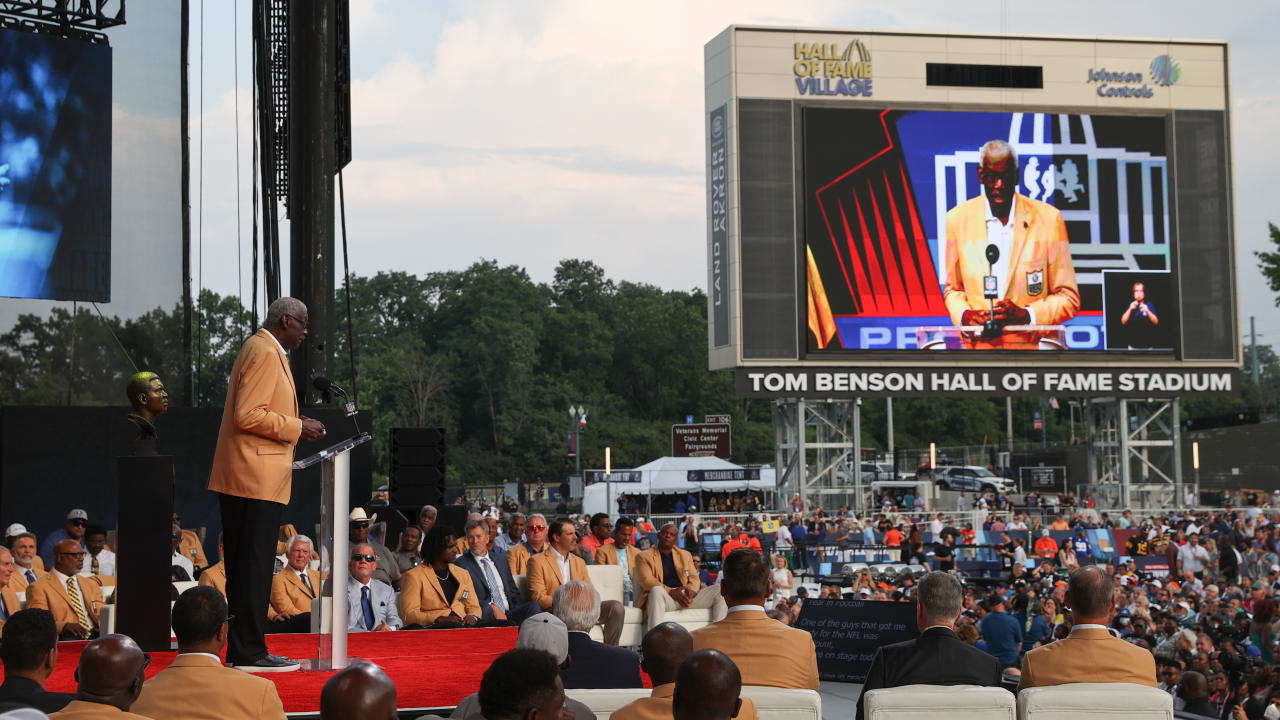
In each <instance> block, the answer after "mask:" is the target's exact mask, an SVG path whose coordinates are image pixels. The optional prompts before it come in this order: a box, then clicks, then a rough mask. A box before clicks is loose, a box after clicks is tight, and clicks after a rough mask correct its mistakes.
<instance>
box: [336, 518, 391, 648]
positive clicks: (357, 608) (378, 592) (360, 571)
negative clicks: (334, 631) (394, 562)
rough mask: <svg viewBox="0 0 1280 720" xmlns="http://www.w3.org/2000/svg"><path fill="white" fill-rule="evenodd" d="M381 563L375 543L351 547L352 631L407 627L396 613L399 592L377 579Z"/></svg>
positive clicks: (349, 599) (349, 611)
mask: <svg viewBox="0 0 1280 720" xmlns="http://www.w3.org/2000/svg"><path fill="white" fill-rule="evenodd" d="M357 509H359V508H357ZM379 562H380V558H379V557H378V556H377V554H375V550H374V547H373V544H372V543H367V542H366V543H356V544H354V545H353V546H352V547H351V564H350V566H349V568H348V569H349V573H348V577H347V631H348V632H370V631H374V632H388V631H392V630H399V629H400V628H402V627H404V622H403V621H401V620H400V614H399V613H398V612H396V593H395V590H392V589H391V586H390V585H388V584H387V583H385V582H382V581H381V580H378V579H377V578H376V575H377V567H378V564H379Z"/></svg>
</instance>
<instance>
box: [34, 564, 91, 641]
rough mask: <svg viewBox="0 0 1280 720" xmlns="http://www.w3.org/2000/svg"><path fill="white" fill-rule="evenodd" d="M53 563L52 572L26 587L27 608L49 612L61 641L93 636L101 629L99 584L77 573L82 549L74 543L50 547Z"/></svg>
mask: <svg viewBox="0 0 1280 720" xmlns="http://www.w3.org/2000/svg"><path fill="white" fill-rule="evenodd" d="M53 562H54V569H53V572H51V573H49V574H48V575H46V576H45V577H44V579H43V580H40V581H39V582H37V583H36V584H35V585H31V586H30V587H28V588H27V607H29V608H44V609H45V610H48V611H49V612H50V613H52V614H53V620H54V622H55V623H57V625H58V637H59V638H61V639H63V640H84V639H86V638H90V637H93V636H95V635H96V634H97V632H98V629H99V628H100V627H101V617H100V613H101V609H102V585H100V584H99V583H98V581H97V579H96V578H93V577H88V576H84V575H78V574H77V573H79V572H80V565H81V564H82V563H83V562H84V548H83V547H81V545H80V542H79V541H77V540H62V541H60V542H58V543H57V544H56V545H54V547H53ZM72 591H74V592H75V593H76V596H75V597H72V596H71V592H72Z"/></svg>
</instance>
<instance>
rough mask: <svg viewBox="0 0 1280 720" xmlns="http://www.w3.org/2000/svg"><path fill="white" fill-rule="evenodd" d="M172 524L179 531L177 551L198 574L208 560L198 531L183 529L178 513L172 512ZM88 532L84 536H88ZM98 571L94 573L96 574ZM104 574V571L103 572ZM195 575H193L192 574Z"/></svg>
mask: <svg viewBox="0 0 1280 720" xmlns="http://www.w3.org/2000/svg"><path fill="white" fill-rule="evenodd" d="M173 524H174V525H176V526H178V532H179V533H181V535H182V539H181V540H179V541H178V552H179V553H181V555H182V557H184V558H187V559H188V560H190V561H191V566H192V567H193V568H195V572H196V573H197V574H198V573H200V572H202V571H203V570H204V568H207V567H209V560H208V558H206V557H205V556H204V546H203V544H202V543H201V541H200V533H198V532H196V531H195V530H183V529H182V518H180V517H178V513H176V512H175V513H174V514H173ZM88 535H89V534H88V533H86V534H85V537H88ZM97 574H98V573H94V575H97ZM103 574H104V575H105V574H106V573H103ZM192 577H195V575H192Z"/></svg>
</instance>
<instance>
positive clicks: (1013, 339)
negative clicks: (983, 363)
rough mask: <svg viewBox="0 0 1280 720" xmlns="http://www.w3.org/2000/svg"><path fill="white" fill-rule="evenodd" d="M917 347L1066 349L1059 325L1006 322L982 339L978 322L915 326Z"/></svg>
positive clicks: (1065, 338)
mask: <svg viewBox="0 0 1280 720" xmlns="http://www.w3.org/2000/svg"><path fill="white" fill-rule="evenodd" d="M916 347H917V348H920V349H921V350H1066V349H1067V328H1066V327H1065V326H1063V325H1008V326H1006V327H1005V328H1004V332H1003V333H1001V335H1000V337H998V338H995V339H993V340H984V339H983V338H982V326H981V325H965V326H961V327H956V326H954V325H943V326H926V327H918V328H916Z"/></svg>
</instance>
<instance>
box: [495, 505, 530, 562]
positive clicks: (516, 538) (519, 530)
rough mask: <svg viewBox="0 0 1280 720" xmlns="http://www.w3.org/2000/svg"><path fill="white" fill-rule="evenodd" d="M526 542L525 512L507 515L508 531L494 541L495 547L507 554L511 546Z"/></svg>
mask: <svg viewBox="0 0 1280 720" xmlns="http://www.w3.org/2000/svg"><path fill="white" fill-rule="evenodd" d="M522 542H524V514H523V513H511V514H509V515H507V531H506V532H504V533H502V534H501V535H499V536H498V539H497V540H494V541H493V547H494V548H495V549H497V550H501V551H502V553H503V554H504V555H505V554H506V553H507V551H509V550H510V549H511V548H513V547H515V546H516V545H519V544H520V543H522Z"/></svg>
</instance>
